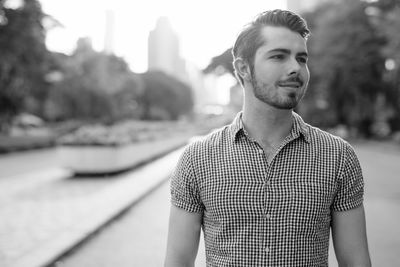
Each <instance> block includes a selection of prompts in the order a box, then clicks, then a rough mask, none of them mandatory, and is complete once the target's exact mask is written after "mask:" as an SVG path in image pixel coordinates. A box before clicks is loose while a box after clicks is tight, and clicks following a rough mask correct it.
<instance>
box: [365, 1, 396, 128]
mask: <svg viewBox="0 0 400 267" xmlns="http://www.w3.org/2000/svg"><path fill="white" fill-rule="evenodd" d="M369 5H370V7H369V8H370V13H371V15H372V16H373V18H374V22H375V25H376V28H377V30H378V31H379V32H381V33H382V34H383V36H384V37H385V39H386V41H387V42H386V44H385V45H384V46H383V47H382V49H381V51H382V54H383V56H384V57H385V58H386V70H385V73H384V77H383V78H384V81H385V82H386V87H385V95H386V96H387V97H386V100H387V101H386V104H387V105H386V106H387V108H389V109H391V110H392V112H391V114H390V115H389V117H390V118H389V120H388V121H389V124H390V127H391V129H392V130H393V131H400V55H399V52H398V51H400V31H399V29H400V0H379V1H376V2H372V3H370V4H369Z"/></svg>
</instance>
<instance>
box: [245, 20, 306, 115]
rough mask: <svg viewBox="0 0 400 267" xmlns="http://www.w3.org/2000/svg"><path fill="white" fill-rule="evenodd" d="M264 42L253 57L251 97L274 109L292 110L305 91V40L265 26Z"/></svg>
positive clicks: (296, 35) (284, 30) (286, 31)
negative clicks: (253, 96)
mask: <svg viewBox="0 0 400 267" xmlns="http://www.w3.org/2000/svg"><path fill="white" fill-rule="evenodd" d="M261 34H262V36H263V38H264V40H265V43H264V45H262V46H260V47H259V48H258V49H257V51H256V54H255V56H254V69H253V71H252V73H251V80H250V83H251V85H252V87H253V93H254V95H255V97H256V98H257V99H258V100H260V101H262V102H264V103H266V104H268V105H270V106H273V107H275V108H279V109H292V108H294V107H296V105H297V104H298V103H299V102H300V100H301V98H302V97H303V96H304V93H305V91H306V89H307V85H308V81H309V79H310V73H309V70H308V66H307V59H308V57H307V45H306V40H305V39H304V38H303V37H301V35H300V34H298V33H297V32H293V31H291V30H289V29H287V28H284V27H274V26H266V27H264V28H263V29H262V31H261Z"/></svg>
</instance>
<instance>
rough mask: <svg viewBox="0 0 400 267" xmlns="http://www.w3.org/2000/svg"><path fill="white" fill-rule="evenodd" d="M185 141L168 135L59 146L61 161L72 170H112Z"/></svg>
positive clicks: (90, 172)
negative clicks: (108, 143) (147, 139)
mask: <svg viewBox="0 0 400 267" xmlns="http://www.w3.org/2000/svg"><path fill="white" fill-rule="evenodd" d="M185 143H186V138H185V139H183V138H182V137H180V138H172V139H168V140H155V141H151V142H143V143H132V144H129V145H120V146H70V145H68V146H63V145H62V146H59V147H58V148H57V150H58V151H57V153H58V157H59V160H60V162H61V165H62V166H63V167H65V168H67V169H70V170H72V171H73V172H75V173H76V174H104V173H115V172H120V171H124V170H127V169H130V168H133V167H135V166H137V165H139V164H142V163H145V162H147V161H149V160H151V159H154V158H157V157H159V156H161V155H163V154H166V153H168V152H170V151H172V150H173V149H176V148H178V147H180V146H182V145H184V144H185Z"/></svg>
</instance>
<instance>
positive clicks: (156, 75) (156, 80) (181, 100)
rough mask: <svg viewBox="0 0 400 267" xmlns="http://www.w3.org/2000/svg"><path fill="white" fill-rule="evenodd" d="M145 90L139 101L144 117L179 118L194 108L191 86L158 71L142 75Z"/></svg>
mask: <svg viewBox="0 0 400 267" xmlns="http://www.w3.org/2000/svg"><path fill="white" fill-rule="evenodd" d="M141 77H142V78H143V82H144V91H143V94H142V96H141V97H139V99H138V101H139V103H140V105H141V107H142V110H143V116H142V118H143V119H146V120H147V119H172V120H175V119H178V118H179V116H181V115H184V114H187V113H189V112H190V111H191V110H192V108H193V95H192V90H191V88H190V87H189V86H188V85H186V84H185V83H183V82H180V81H179V80H177V79H175V78H173V77H171V76H169V75H167V74H165V73H163V72H158V71H150V72H146V73H143V74H142V75H141Z"/></svg>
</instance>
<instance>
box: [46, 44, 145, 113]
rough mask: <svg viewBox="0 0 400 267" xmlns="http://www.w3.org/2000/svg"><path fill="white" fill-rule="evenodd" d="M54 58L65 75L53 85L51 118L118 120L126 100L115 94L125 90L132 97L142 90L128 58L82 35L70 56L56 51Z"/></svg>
mask: <svg viewBox="0 0 400 267" xmlns="http://www.w3.org/2000/svg"><path fill="white" fill-rule="evenodd" d="M54 59H55V62H56V63H55V65H56V69H58V71H60V72H61V73H62V76H63V78H62V80H61V81H59V82H57V83H55V84H54V85H53V88H52V90H51V93H50V94H49V98H48V99H47V101H46V115H47V118H48V119H50V120H65V119H95V120H99V119H101V120H106V121H111V120H115V119H118V118H119V117H120V116H125V115H126V114H125V113H126V110H125V108H126V106H124V105H123V103H125V102H121V99H120V98H119V97H117V96H116V95H120V94H121V91H124V92H125V97H127V96H129V97H131V98H133V97H137V96H138V95H139V93H140V90H141V87H140V82H139V81H138V77H137V75H135V74H134V73H132V72H131V71H130V70H129V68H128V65H127V64H126V62H125V61H124V60H123V59H121V58H119V57H117V56H115V55H112V54H105V53H100V52H96V51H95V50H93V48H92V46H91V44H90V41H89V40H88V39H80V40H79V41H78V44H77V48H76V50H75V51H74V53H73V54H72V55H71V56H66V55H62V54H54ZM126 92H131V94H126ZM123 114H124V115H123ZM132 115H133V114H132Z"/></svg>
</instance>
